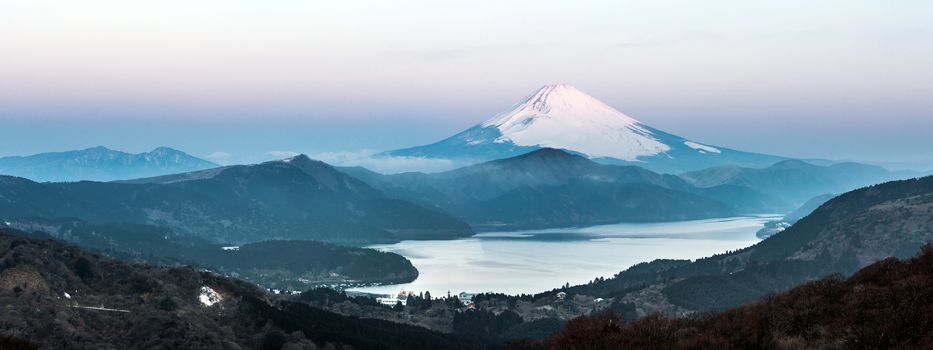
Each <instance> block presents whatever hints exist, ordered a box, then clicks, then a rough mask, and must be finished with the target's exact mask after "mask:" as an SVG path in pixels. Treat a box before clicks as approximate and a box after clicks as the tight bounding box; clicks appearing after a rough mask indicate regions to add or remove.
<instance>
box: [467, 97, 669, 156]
mask: <svg viewBox="0 0 933 350" xmlns="http://www.w3.org/2000/svg"><path fill="white" fill-rule="evenodd" d="M481 126H482V127H484V128H487V127H495V128H497V129H498V130H499V132H500V133H501V136H499V137H498V138H496V139H495V141H494V142H498V143H503V142H511V143H513V144H515V145H518V146H538V147H553V148H563V149H571V150H574V151H577V152H580V153H583V154H586V155H587V156H589V157H594V158H595V157H612V158H617V159H623V160H629V161H633V160H635V159H636V158H637V157H640V156H651V155H655V154H658V153H662V152H665V151H667V150H669V149H670V147H668V146H667V145H665V144H664V143H661V142H660V141H658V140H657V138H656V137H654V135H653V134H652V133H651V131H649V130H648V129H646V128H644V127H642V124H641V123H640V122H639V121H637V120H635V119H634V118H632V117H629V116H627V115H625V114H623V113H622V112H619V111H618V110H616V109H615V108H612V107H610V106H609V105H606V104H605V103H603V102H602V101H599V100H597V99H596V98H593V97H592V96H590V95H587V94H586V93H584V92H582V91H580V90H577V89H576V88H574V87H573V86H570V85H566V84H557V85H546V86H544V87H542V88H540V89H538V91H536V92H535V93H533V94H531V95H529V96H528V97H526V98H525V99H523V100H522V101H521V102H519V103H517V104H515V105H514V106H513V107H512V108H511V109H509V110H507V111H504V112H502V113H499V114H497V115H496V116H494V117H492V118H491V119H489V120H487V121H485V122H483V123H482V124H481Z"/></svg>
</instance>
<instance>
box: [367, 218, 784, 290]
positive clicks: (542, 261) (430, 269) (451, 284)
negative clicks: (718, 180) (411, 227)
mask: <svg viewBox="0 0 933 350" xmlns="http://www.w3.org/2000/svg"><path fill="white" fill-rule="evenodd" d="M777 218H780V216H779V215H758V216H747V217H733V218H723V219H709V220H695V221H678V222H664V223H625V224H615V225H601V226H592V227H583V228H561V229H543V230H528V231H509V232H485V233H481V234H477V235H475V236H473V237H470V238H465V239H457V240H449V241H404V242H400V243H396V244H387V245H374V246H371V248H375V249H379V250H382V251H388V252H394V253H398V254H401V255H403V256H405V257H406V258H408V259H410V260H411V262H412V264H414V265H415V267H417V268H418V271H419V272H420V275H419V277H418V279H417V280H415V281H414V282H412V283H406V284H397V285H390V286H378V287H366V288H355V289H351V290H353V291H361V292H370V293H380V294H394V293H397V292H398V291H399V290H401V289H404V290H408V291H416V292H421V291H430V292H431V294H432V295H435V296H442V295H447V292H448V291H450V292H451V293H459V292H472V293H476V292H487V291H494V292H501V293H508V294H519V293H537V292H542V291H546V290H550V289H553V288H557V287H559V286H562V285H564V283H570V284H571V285H575V284H581V283H586V282H589V281H590V280H592V279H594V278H596V277H600V276H602V277H607V278H608V277H611V276H612V275H614V274H616V273H618V272H619V271H622V270H624V269H626V268H628V267H629V266H632V265H634V264H637V263H639V262H644V261H651V260H654V259H662V258H663V259H697V258H702V257H706V256H710V255H713V254H717V253H722V252H725V251H727V250H734V249H739V248H744V247H747V246H750V245H752V244H755V243H756V242H758V239H757V238H756V237H755V232H756V231H758V229H759V228H761V227H762V226H763V225H764V223H765V222H767V221H769V220H774V219H777Z"/></svg>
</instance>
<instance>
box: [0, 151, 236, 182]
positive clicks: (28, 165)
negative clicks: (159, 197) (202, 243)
mask: <svg viewBox="0 0 933 350" xmlns="http://www.w3.org/2000/svg"><path fill="white" fill-rule="evenodd" d="M217 166H218V165H217V164H214V163H211V162H209V161H206V160H204V159H200V158H197V157H194V156H191V155H189V154H187V153H185V152H182V151H179V150H176V149H172V148H168V147H158V148H156V149H154V150H152V151H149V152H145V153H137V154H132V153H126V152H121V151H115V150H112V149H108V148H106V147H102V146H98V147H93V148H88V149H83V150H75V151H66V152H49V153H40V154H35V155H31V156H12V157H3V158H0V174H2V175H12V176H19V177H25V178H28V179H31V180H33V181H80V180H93V181H112V180H125V179H133V178H141V177H151V176H159V175H166V174H174V173H181V172H188V171H195V170H203V169H209V168H214V167H217Z"/></svg>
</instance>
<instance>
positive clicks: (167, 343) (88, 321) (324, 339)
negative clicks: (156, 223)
mask: <svg viewBox="0 0 933 350" xmlns="http://www.w3.org/2000/svg"><path fill="white" fill-rule="evenodd" d="M21 234H22V233H21V232H18V231H13V230H9V229H0V305H3V312H0V346H3V345H7V344H13V345H17V346H23V347H26V348H28V344H27V343H26V342H28V343H32V344H34V345H38V346H41V347H42V348H48V349H319V348H327V349H330V348H355V349H399V350H401V349H477V348H489V347H488V346H487V345H488V344H479V343H476V342H474V341H473V340H470V339H467V338H461V337H457V336H453V335H445V334H442V333H438V332H433V331H429V330H427V329H424V328H420V327H413V326H409V325H402V324H397V323H392V322H388V321H379V320H370V319H359V318H355V317H348V316H342V315H338V314H335V313H331V312H327V311H323V310H320V309H315V308H313V307H310V306H308V305H306V304H303V303H299V302H293V301H285V300H276V299H273V298H272V296H269V295H267V294H265V293H264V292H263V291H262V290H260V289H258V288H257V287H255V286H254V285H252V284H250V283H246V282H242V281H239V280H236V279H231V278H225V277H220V276H217V275H214V274H212V273H208V272H201V271H196V270H193V269H191V268H187V267H179V268H162V267H153V266H149V265H141V264H131V263H127V262H123V261H119V260H114V259H110V258H106V257H101V256H99V255H96V254H91V253H87V252H85V251H82V250H80V249H78V248H76V247H73V246H69V245H65V244H62V243H58V242H56V241H52V240H37V239H32V238H27V237H23V236H21Z"/></svg>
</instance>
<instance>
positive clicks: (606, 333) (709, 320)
mask: <svg viewBox="0 0 933 350" xmlns="http://www.w3.org/2000/svg"><path fill="white" fill-rule="evenodd" d="M626 321H627V320H625V319H623V317H620V316H618V314H616V313H614V312H609V313H605V314H601V315H597V316H583V317H579V318H576V319H574V320H572V321H570V322H569V323H568V324H567V325H566V326H565V327H564V328H563V329H562V330H561V331H560V332H559V333H558V334H556V335H555V336H553V337H551V338H549V339H547V340H545V341H533V340H523V341H516V342H513V343H511V344H510V346H509V348H511V349H526V350H532V349H535V350H537V349H562V350H573V349H588V350H599V349H892V348H896V349H926V348H929V346H930V344H933V245H927V246H925V247H924V248H923V250H922V251H921V253H920V254H919V255H917V256H916V257H914V258H912V259H910V260H908V261H899V260H897V259H894V258H889V259H886V260H882V261H880V262H877V263H875V264H873V265H870V266H868V267H866V268H863V269H861V270H860V271H858V272H857V273H855V274H854V275H853V276H852V277H850V278H848V279H846V280H843V279H840V278H838V277H830V278H825V279H822V280H819V281H814V282H810V283H807V284H804V285H801V286H799V287H796V288H794V289H792V290H790V291H788V292H785V293H781V294H777V295H773V296H770V297H768V298H766V299H765V300H763V301H761V302H757V303H754V304H749V305H746V306H743V307H739V308H735V309H731V310H729V311H726V312H722V313H715V314H701V315H696V316H692V317H687V318H670V317H665V316H661V315H657V314H655V315H650V316H648V317H645V318H642V319H639V320H635V321H633V322H630V323H626Z"/></svg>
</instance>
